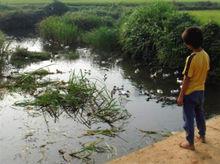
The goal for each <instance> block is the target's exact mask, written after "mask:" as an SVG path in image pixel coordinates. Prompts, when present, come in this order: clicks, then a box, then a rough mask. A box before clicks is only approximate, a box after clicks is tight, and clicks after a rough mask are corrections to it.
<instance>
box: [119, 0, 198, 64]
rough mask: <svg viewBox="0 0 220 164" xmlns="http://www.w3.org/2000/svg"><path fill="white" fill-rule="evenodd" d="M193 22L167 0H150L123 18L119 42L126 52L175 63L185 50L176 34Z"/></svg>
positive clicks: (161, 61)
mask: <svg viewBox="0 0 220 164" xmlns="http://www.w3.org/2000/svg"><path fill="white" fill-rule="evenodd" d="M195 23H196V22H195V21H194V20H193V19H192V18H191V17H190V16H189V15H187V14H181V13H178V12H177V10H176V9H175V8H174V7H173V6H172V5H170V4H168V3H163V2H157V3H153V4H151V5H149V6H147V7H143V8H139V9H136V10H135V11H134V12H133V13H132V14H131V15H130V16H129V17H128V18H125V19H124V20H123V22H122V23H121V26H120V43H121V45H122V47H123V50H124V52H125V53H126V54H128V55H129V56H132V57H134V58H139V59H143V58H144V59H149V60H152V59H157V60H159V61H160V63H161V64H163V65H168V66H170V67H178V66H179V65H180V63H181V60H180V59H181V58H182V59H183V58H185V56H184V55H185V54H186V50H185V48H184V47H183V44H182V41H181V37H180V34H181V33H182V32H183V30H184V29H185V28H186V27H188V26H192V25H194V24H195ZM170 59H172V60H170Z"/></svg>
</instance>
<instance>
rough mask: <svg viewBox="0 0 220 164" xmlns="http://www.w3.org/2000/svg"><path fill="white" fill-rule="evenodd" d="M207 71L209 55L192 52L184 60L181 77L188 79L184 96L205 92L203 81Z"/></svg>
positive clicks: (203, 52) (202, 52) (201, 52)
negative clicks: (195, 92)
mask: <svg viewBox="0 0 220 164" xmlns="http://www.w3.org/2000/svg"><path fill="white" fill-rule="evenodd" d="M208 70H209V55H208V54H207V53H206V52H205V51H204V50H202V51H200V52H194V53H192V54H191V55H190V56H188V57H187V59H186V65H185V68H184V70H183V75H185V76H187V77H189V78H190V81H189V87H188V88H187V90H186V93H185V95H189V94H190V93H192V92H194V91H202V90H205V81H206V77H207V72H208Z"/></svg>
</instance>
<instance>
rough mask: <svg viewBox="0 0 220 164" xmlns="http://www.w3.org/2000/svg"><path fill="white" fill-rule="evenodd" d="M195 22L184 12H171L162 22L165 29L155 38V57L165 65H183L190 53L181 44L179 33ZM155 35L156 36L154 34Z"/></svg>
mask: <svg viewBox="0 0 220 164" xmlns="http://www.w3.org/2000/svg"><path fill="white" fill-rule="evenodd" d="M193 24H196V22H195V20H194V19H193V18H192V17H191V16H190V15H188V14H186V13H176V12H175V13H173V15H171V16H170V17H169V18H167V20H166V21H165V22H164V26H165V28H166V29H165V30H163V34H162V35H160V36H158V37H157V39H156V43H155V44H156V49H157V59H158V60H159V62H160V63H161V64H163V65H165V66H169V67H171V68H172V67H179V66H183V64H184V63H185V59H186V57H187V56H188V55H189V54H190V53H191V52H189V50H188V49H187V48H186V46H185V45H184V44H183V41H182V39H181V34H182V32H183V31H184V30H185V28H187V27H190V26H192V25H193ZM155 37H156V36H155Z"/></svg>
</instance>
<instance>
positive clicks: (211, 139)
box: [109, 116, 220, 164]
mask: <svg viewBox="0 0 220 164" xmlns="http://www.w3.org/2000/svg"><path fill="white" fill-rule="evenodd" d="M184 136H185V134H184V132H180V133H178V134H175V135H173V136H171V137H169V138H167V139H166V140H163V141H160V142H158V143H155V144H153V145H151V146H149V147H146V148H143V149H141V150H138V151H136V152H133V153H131V154H129V155H127V156H124V157H121V158H119V159H116V160H113V161H110V162H109V164H148V163H153V164H154V163H169V164H172V163H175V164H176V163H177V164H191V163H192V164H203V163H204V164H206V163H209V164H218V163H220V116H218V117H214V118H212V119H210V120H208V121H207V143H206V144H203V143H196V144H195V146H196V151H190V150H185V149H181V148H180V147H179V143H180V142H181V141H182V140H183V139H184Z"/></svg>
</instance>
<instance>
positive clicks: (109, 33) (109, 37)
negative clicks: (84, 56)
mask: <svg viewBox="0 0 220 164" xmlns="http://www.w3.org/2000/svg"><path fill="white" fill-rule="evenodd" d="M84 42H86V43H87V44H89V45H91V46H93V47H94V48H98V49H100V50H105V51H114V50H116V49H117V47H118V35H117V30H116V29H113V28H109V27H100V28H98V29H95V30H93V31H91V32H88V33H86V34H85V36H84Z"/></svg>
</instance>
